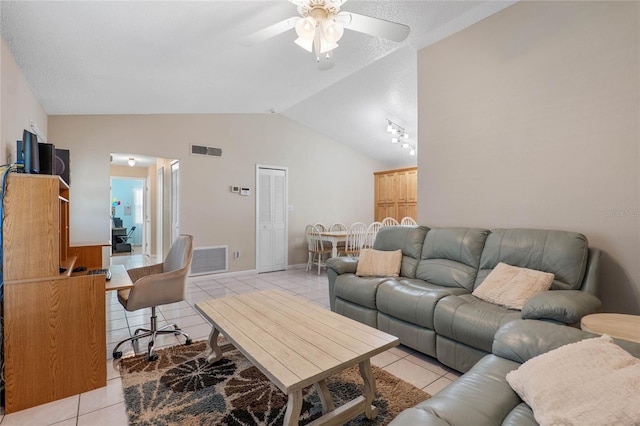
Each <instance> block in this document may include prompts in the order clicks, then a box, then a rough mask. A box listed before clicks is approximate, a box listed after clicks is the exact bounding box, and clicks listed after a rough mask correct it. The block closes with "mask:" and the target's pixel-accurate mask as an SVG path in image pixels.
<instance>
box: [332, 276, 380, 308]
mask: <svg viewBox="0 0 640 426" xmlns="http://www.w3.org/2000/svg"><path fill="white" fill-rule="evenodd" d="M388 279H390V278H388V277H358V276H356V275H354V274H345V275H340V276H338V278H336V283H335V288H334V291H335V295H336V297H337V298H340V299H344V300H347V301H349V302H352V303H355V304H357V305H361V306H365V307H367V308H370V309H376V292H377V290H378V286H379V285H380V284H381V283H383V282H384V281H386V280H388Z"/></svg>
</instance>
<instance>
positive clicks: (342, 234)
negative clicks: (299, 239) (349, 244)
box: [318, 231, 347, 257]
mask: <svg viewBox="0 0 640 426" xmlns="http://www.w3.org/2000/svg"><path fill="white" fill-rule="evenodd" d="M318 236H319V237H320V239H321V240H322V241H328V242H330V243H331V245H332V247H331V257H337V256H338V243H339V242H343V241H347V231H320V232H319V234H318Z"/></svg>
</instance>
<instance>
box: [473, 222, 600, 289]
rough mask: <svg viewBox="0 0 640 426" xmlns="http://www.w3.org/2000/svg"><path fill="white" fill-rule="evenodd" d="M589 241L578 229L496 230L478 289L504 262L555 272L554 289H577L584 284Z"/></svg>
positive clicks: (489, 239)
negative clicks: (575, 230) (573, 230)
mask: <svg viewBox="0 0 640 426" xmlns="http://www.w3.org/2000/svg"><path fill="white" fill-rule="evenodd" d="M588 246H589V243H588V241H587V238H586V237H585V236H584V235H582V234H579V233H577V232H569V231H554V230H543V229H493V230H491V233H490V234H489V236H488V237H487V241H486V243H485V245H484V250H483V251H482V257H481V258H480V269H479V271H478V276H477V277H476V282H475V285H474V288H476V287H478V286H479V285H480V284H481V283H482V281H484V279H485V278H486V277H487V275H489V273H490V272H491V271H492V270H493V268H495V267H496V265H497V264H498V263H500V262H504V263H506V264H508V265H512V266H519V267H521V268H529V269H535V270H537V271H543V272H549V273H552V274H553V275H554V280H553V284H551V290H577V289H580V287H581V286H582V279H583V278H584V274H585V269H586V266H587V255H588Z"/></svg>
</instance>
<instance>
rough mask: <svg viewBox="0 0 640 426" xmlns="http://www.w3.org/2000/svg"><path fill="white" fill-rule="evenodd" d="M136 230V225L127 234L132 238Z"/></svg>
mask: <svg viewBox="0 0 640 426" xmlns="http://www.w3.org/2000/svg"><path fill="white" fill-rule="evenodd" d="M135 230H136V227H135V226H132V227H131V229H130V230H129V233H128V234H127V238H131V237H132V236H133V231H135Z"/></svg>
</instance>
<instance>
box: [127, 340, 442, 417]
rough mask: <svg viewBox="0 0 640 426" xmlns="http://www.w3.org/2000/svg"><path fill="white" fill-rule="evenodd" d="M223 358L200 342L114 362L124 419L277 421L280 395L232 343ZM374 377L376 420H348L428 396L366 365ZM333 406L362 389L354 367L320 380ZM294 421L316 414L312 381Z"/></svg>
mask: <svg viewBox="0 0 640 426" xmlns="http://www.w3.org/2000/svg"><path fill="white" fill-rule="evenodd" d="M223 352H224V354H223V358H222V359H221V360H220V361H218V362H216V363H215V364H212V365H211V364H209V363H208V362H207V356H208V355H209V350H208V349H207V344H206V342H197V343H194V344H192V345H190V346H184V345H180V346H175V347H172V348H167V349H162V350H158V351H157V354H158V357H159V358H158V360H157V361H155V362H149V361H147V356H146V355H140V356H137V357H132V358H124V359H122V360H121V362H120V372H121V376H122V385H123V388H124V397H125V403H126V406H127V414H128V416H129V424H131V425H153V426H158V425H187V426H191V425H229V426H236V425H237V426H249V425H264V426H277V425H281V424H282V422H283V419H284V413H285V410H286V408H287V396H286V395H285V394H284V393H282V392H281V391H280V390H279V389H278V388H277V387H275V386H274V385H273V384H271V382H270V381H269V379H267V378H266V377H265V376H264V375H263V374H262V373H261V372H260V371H259V370H258V369H257V368H256V367H254V366H253V365H252V364H251V363H250V362H249V360H247V359H246V358H245V357H244V356H243V355H242V354H241V353H240V351H238V350H237V349H235V348H234V347H233V346H231V345H226V346H225V347H223ZM372 369H373V375H374V376H375V377H376V399H375V401H374V405H375V406H376V407H378V410H379V413H378V417H377V418H376V419H375V420H368V419H366V418H365V417H364V416H360V417H357V418H356V419H354V420H353V421H351V422H350V423H347V424H349V425H352V426H356V425H371V426H373V425H386V424H388V423H389V422H390V421H391V419H393V418H394V417H395V416H396V415H398V413H399V412H400V411H402V410H404V409H405V408H408V407H411V406H413V405H415V404H417V403H418V402H420V401H423V400H425V399H427V398H429V395H428V394H427V393H425V392H423V391H422V390H420V389H418V388H416V387H414V386H412V385H410V384H409V383H406V382H404V381H402V380H400V379H398V378H397V377H395V376H393V375H392V374H389V373H387V372H386V371H383V370H382V369H380V368H378V367H375V366H373V367H372ZM327 385H328V387H329V390H330V391H331V395H332V397H333V400H334V403H335V405H336V407H338V406H340V405H342V404H343V403H344V402H345V401H349V400H351V399H353V398H354V397H356V396H358V395H362V377H361V376H360V373H359V371H358V369H357V366H356V367H353V368H351V369H348V370H345V371H344V372H342V373H340V374H337V375H335V376H333V377H331V378H330V379H328V380H327ZM303 394H304V403H303V406H302V413H301V416H300V424H301V425H305V424H307V423H309V422H311V421H313V420H315V419H316V418H318V417H320V416H321V415H322V405H321V403H320V398H319V397H318V395H317V394H316V392H315V390H314V388H313V387H310V388H308V389H306V390H305V391H304V393H303Z"/></svg>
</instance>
